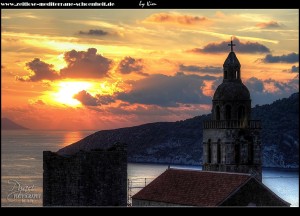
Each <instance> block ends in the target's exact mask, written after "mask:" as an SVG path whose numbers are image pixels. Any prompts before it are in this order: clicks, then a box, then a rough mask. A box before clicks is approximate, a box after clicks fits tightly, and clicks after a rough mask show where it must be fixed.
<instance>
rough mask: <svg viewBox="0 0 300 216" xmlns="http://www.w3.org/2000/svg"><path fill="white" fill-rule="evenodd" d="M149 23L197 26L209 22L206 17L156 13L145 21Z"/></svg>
mask: <svg viewBox="0 0 300 216" xmlns="http://www.w3.org/2000/svg"><path fill="white" fill-rule="evenodd" d="M145 21H147V22H155V23H174V24H181V25H195V24H200V23H203V22H205V21H207V18H206V17H198V16H190V15H183V14H179V13H156V14H151V15H150V16H149V17H147V18H146V19H145Z"/></svg>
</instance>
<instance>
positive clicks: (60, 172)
mask: <svg viewBox="0 0 300 216" xmlns="http://www.w3.org/2000/svg"><path fill="white" fill-rule="evenodd" d="M43 169H44V173H43V205H44V206H127V148H126V145H124V144H116V145H114V146H113V147H111V148H109V149H97V150H91V151H79V152H77V153H75V154H73V155H59V154H57V153H55V152H50V151H44V152H43Z"/></svg>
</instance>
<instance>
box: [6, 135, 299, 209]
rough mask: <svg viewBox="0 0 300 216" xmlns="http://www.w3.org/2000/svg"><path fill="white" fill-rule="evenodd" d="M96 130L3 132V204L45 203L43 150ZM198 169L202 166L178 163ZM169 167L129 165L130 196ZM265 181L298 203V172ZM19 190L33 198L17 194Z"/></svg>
mask: <svg viewBox="0 0 300 216" xmlns="http://www.w3.org/2000/svg"><path fill="white" fill-rule="evenodd" d="M94 132H95V131H26V130H18V131H1V170H2V171H1V204H2V206H42V202H43V151H57V150H59V149H60V148H62V147H64V146H67V145H69V144H71V143H74V142H76V141H78V140H80V139H82V138H84V137H86V136H88V135H90V134H92V133H94ZM171 167H172V168H173V167H176V168H187V169H198V170H201V166H178V165H171ZM167 168H168V165H162V164H141V163H129V164H128V179H129V186H130V187H129V188H128V199H130V197H131V196H132V195H133V194H135V193H136V192H138V191H139V190H140V189H141V188H143V187H144V186H145V185H147V184H149V183H150V182H151V181H152V180H153V179H155V178H156V177H157V176H159V175H160V174H161V173H162V172H164V171H165V170H166V169H167ZM263 183H264V184H265V185H267V186H268V187H269V188H270V189H271V190H272V191H273V192H274V193H276V194H277V195H278V196H280V197H281V198H282V199H284V200H286V201H287V202H289V203H291V206H299V172H298V171H293V170H284V169H276V168H273V169H270V168H268V169H267V168H266V169H263ZM18 190H22V191H23V192H24V193H21V194H29V195H30V197H28V196H27V197H26V196H18V194H19V193H18Z"/></svg>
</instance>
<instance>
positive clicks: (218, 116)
mask: <svg viewBox="0 0 300 216" xmlns="http://www.w3.org/2000/svg"><path fill="white" fill-rule="evenodd" d="M216 120H217V121H219V120H220V107H219V106H217V107H216Z"/></svg>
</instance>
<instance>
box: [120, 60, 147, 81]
mask: <svg viewBox="0 0 300 216" xmlns="http://www.w3.org/2000/svg"><path fill="white" fill-rule="evenodd" d="M143 69H144V65H143V60H142V59H134V58H132V57H130V56H126V57H125V58H124V59H122V60H121V61H120V63H119V65H118V68H117V70H118V71H119V72H120V73H122V74H130V73H132V72H134V73H138V74H140V75H143V76H148V75H149V74H147V73H144V72H143Z"/></svg>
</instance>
